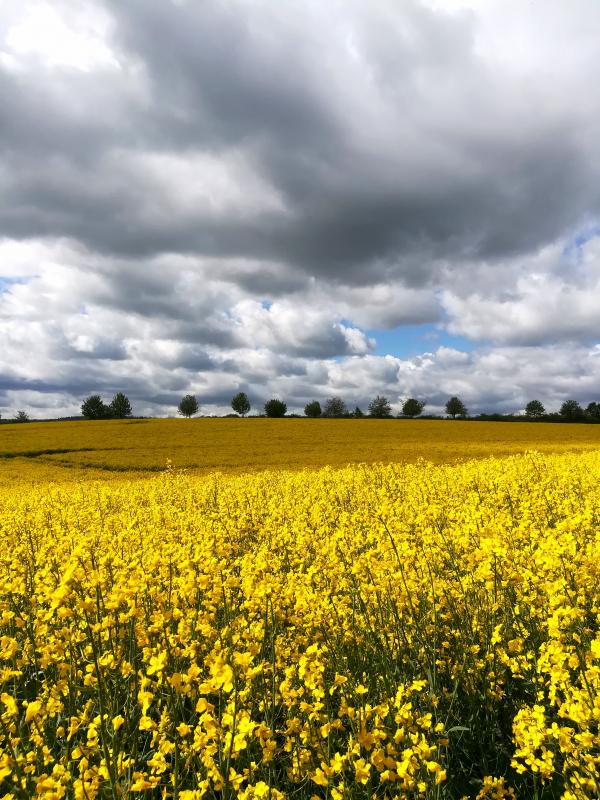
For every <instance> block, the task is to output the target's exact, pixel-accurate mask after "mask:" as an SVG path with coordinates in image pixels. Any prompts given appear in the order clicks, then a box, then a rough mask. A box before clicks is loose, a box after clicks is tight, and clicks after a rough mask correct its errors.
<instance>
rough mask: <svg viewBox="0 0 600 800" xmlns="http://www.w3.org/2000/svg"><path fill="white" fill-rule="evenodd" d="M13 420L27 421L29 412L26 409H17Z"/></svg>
mask: <svg viewBox="0 0 600 800" xmlns="http://www.w3.org/2000/svg"><path fill="white" fill-rule="evenodd" d="M15 422H29V414H28V413H27V412H26V411H17V415H16V417H15Z"/></svg>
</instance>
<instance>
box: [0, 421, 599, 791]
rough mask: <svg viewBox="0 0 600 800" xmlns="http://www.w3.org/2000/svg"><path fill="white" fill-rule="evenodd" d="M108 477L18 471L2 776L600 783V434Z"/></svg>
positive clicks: (0, 729) (2, 606)
mask: <svg viewBox="0 0 600 800" xmlns="http://www.w3.org/2000/svg"><path fill="white" fill-rule="evenodd" d="M245 422H247V421H244V424H245ZM261 422H262V421H260V420H257V421H256V423H257V424H260V423H261ZM251 424H254V423H253V421H252V422H251ZM285 424H286V423H285V422H284V425H285ZM367 424H370V423H367ZM384 424H385V425H387V426H389V425H391V426H392V427H393V425H394V423H393V422H391V423H384ZM424 424H426V423H424ZM180 425H181V426H182V429H183V428H184V427H185V422H183V421H182V422H181V423H180ZM24 427H26V426H24ZM538 427H540V428H542V429H543V430H544V431H554V430H555V428H554V427H551V426H538ZM360 428H361V424H359V425H357V426H356V430H359V429H360ZM407 428H408V426H405V425H404V424H402V423H398V430H401V431H403V430H407ZM556 428H557V429H558V430H559V431H562V430H563V426H556ZM196 429H197V430H201V426H197V428H196ZM458 429H460V430H469V431H470V430H473V431H483V430H484V429H483V428H480V427H479V425H475V424H472V425H470V426H468V427H467V426H462V425H457V426H456V430H458ZM505 429H506V435H509V434H511V433H512V431H513V430H514V431H515V432H517V431H519V432H520V426H518V425H510V426H508V425H507V426H504V428H503V429H502V430H503V431H504V430H505ZM123 430H124V431H126V430H127V429H126V428H123ZM190 430H194V425H193V424H192V426H191V428H190ZM280 430H283V428H280ZM555 444H556V443H555ZM198 446H199V445H198ZM40 449H41V448H40ZM25 460H26V461H28V462H29V461H34V458H32V459H25ZM76 474H77V473H76ZM111 475H112V476H113V479H112V480H111V481H106V480H102V481H98V480H93V479H90V478H89V476H88V477H87V479H85V480H83V479H81V476H80V475H77V477H78V480H76V481H71V482H64V483H60V482H54V483H53V484H52V485H43V484H42V483H40V485H39V486H31V485H25V484H21V485H19V484H18V483H11V484H10V485H9V484H4V485H3V486H0V504H1V506H2V513H1V515H0V561H1V567H0V681H1V683H2V685H1V686H0V785H1V788H0V797H3V798H5V800H9V799H10V800H20V799H21V798H23V800H25V798H40V799H41V798H43V799H44V800H61V798H77V799H78V800H94V798H102V799H104V798H111V800H116V798H142V797H147V798H177V800H197V799H198V798H202V797H207V798H227V800H229V799H233V798H240V799H241V800H253V798H265V800H282V799H283V798H288V797H289V798H298V800H303V799H306V800H311V799H314V798H322V800H329V798H331V799H332V800H344V798H365V800H366V799H367V798H386V797H390V798H392V797H398V798H438V799H441V798H462V797H468V798H479V800H483V799H484V798H496V800H499V799H500V798H513V797H518V798H564V799H565V800H576V799H577V800H579V799H580V798H596V797H598V796H599V794H600V790H599V782H600V775H599V772H600V735H599V731H598V721H599V720H600V629H599V625H598V614H599V598H600V590H599V580H600V560H599V558H598V553H599V544H600V542H599V537H600V527H599V520H600V452H598V451H595V452H585V453H562V454H554V455H542V454H539V453H525V454H522V455H515V456H509V457H506V458H501V459H500V458H488V459H482V460H468V461H464V462H462V463H454V464H439V465H435V464H432V463H428V462H425V461H418V462H417V463H413V464H405V465H402V464H395V465H387V466H386V465H378V464H371V465H367V464H363V465H355V466H349V467H346V468H342V469H334V468H331V467H326V468H323V469H320V470H316V471H315V470H313V471H308V470H305V471H302V470H296V471H283V470H281V469H277V470H271V471H265V472H262V473H255V474H244V475H235V474H233V475H222V474H212V475H206V476H196V475H192V474H186V473H182V472H179V471H178V470H176V469H169V470H167V471H166V472H163V473H161V474H157V475H152V476H150V477H148V478H146V479H145V480H135V479H133V478H132V477H130V476H126V475H123V474H120V473H118V472H113V473H111Z"/></svg>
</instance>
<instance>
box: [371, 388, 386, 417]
mask: <svg viewBox="0 0 600 800" xmlns="http://www.w3.org/2000/svg"><path fill="white" fill-rule="evenodd" d="M369 416H370V417H377V418H378V419H385V418H386V417H391V416H392V407H391V405H390V403H389V400H388V399H387V397H382V396H381V395H379V394H378V395H377V397H376V398H375V399H374V400H371V402H370V403H369Z"/></svg>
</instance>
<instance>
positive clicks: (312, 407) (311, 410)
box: [304, 400, 321, 417]
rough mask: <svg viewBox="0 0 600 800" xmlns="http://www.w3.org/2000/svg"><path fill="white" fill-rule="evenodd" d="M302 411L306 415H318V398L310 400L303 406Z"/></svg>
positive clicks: (319, 407)
mask: <svg viewBox="0 0 600 800" xmlns="http://www.w3.org/2000/svg"><path fill="white" fill-rule="evenodd" d="M304 413H305V415H306V416H307V417H320V416H321V403H319V401H318V400H311V401H310V403H307V404H306V405H305V406H304Z"/></svg>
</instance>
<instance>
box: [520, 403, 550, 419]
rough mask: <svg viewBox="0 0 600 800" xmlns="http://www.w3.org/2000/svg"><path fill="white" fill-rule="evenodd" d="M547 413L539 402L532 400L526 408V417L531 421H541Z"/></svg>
mask: <svg viewBox="0 0 600 800" xmlns="http://www.w3.org/2000/svg"><path fill="white" fill-rule="evenodd" d="M545 413H546V409H545V408H544V406H543V405H542V403H541V402H540V401H539V400H530V401H529V402H528V403H527V405H526V406H525V416H526V417H529V419H539V418H540V417H543V416H544V414H545Z"/></svg>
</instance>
